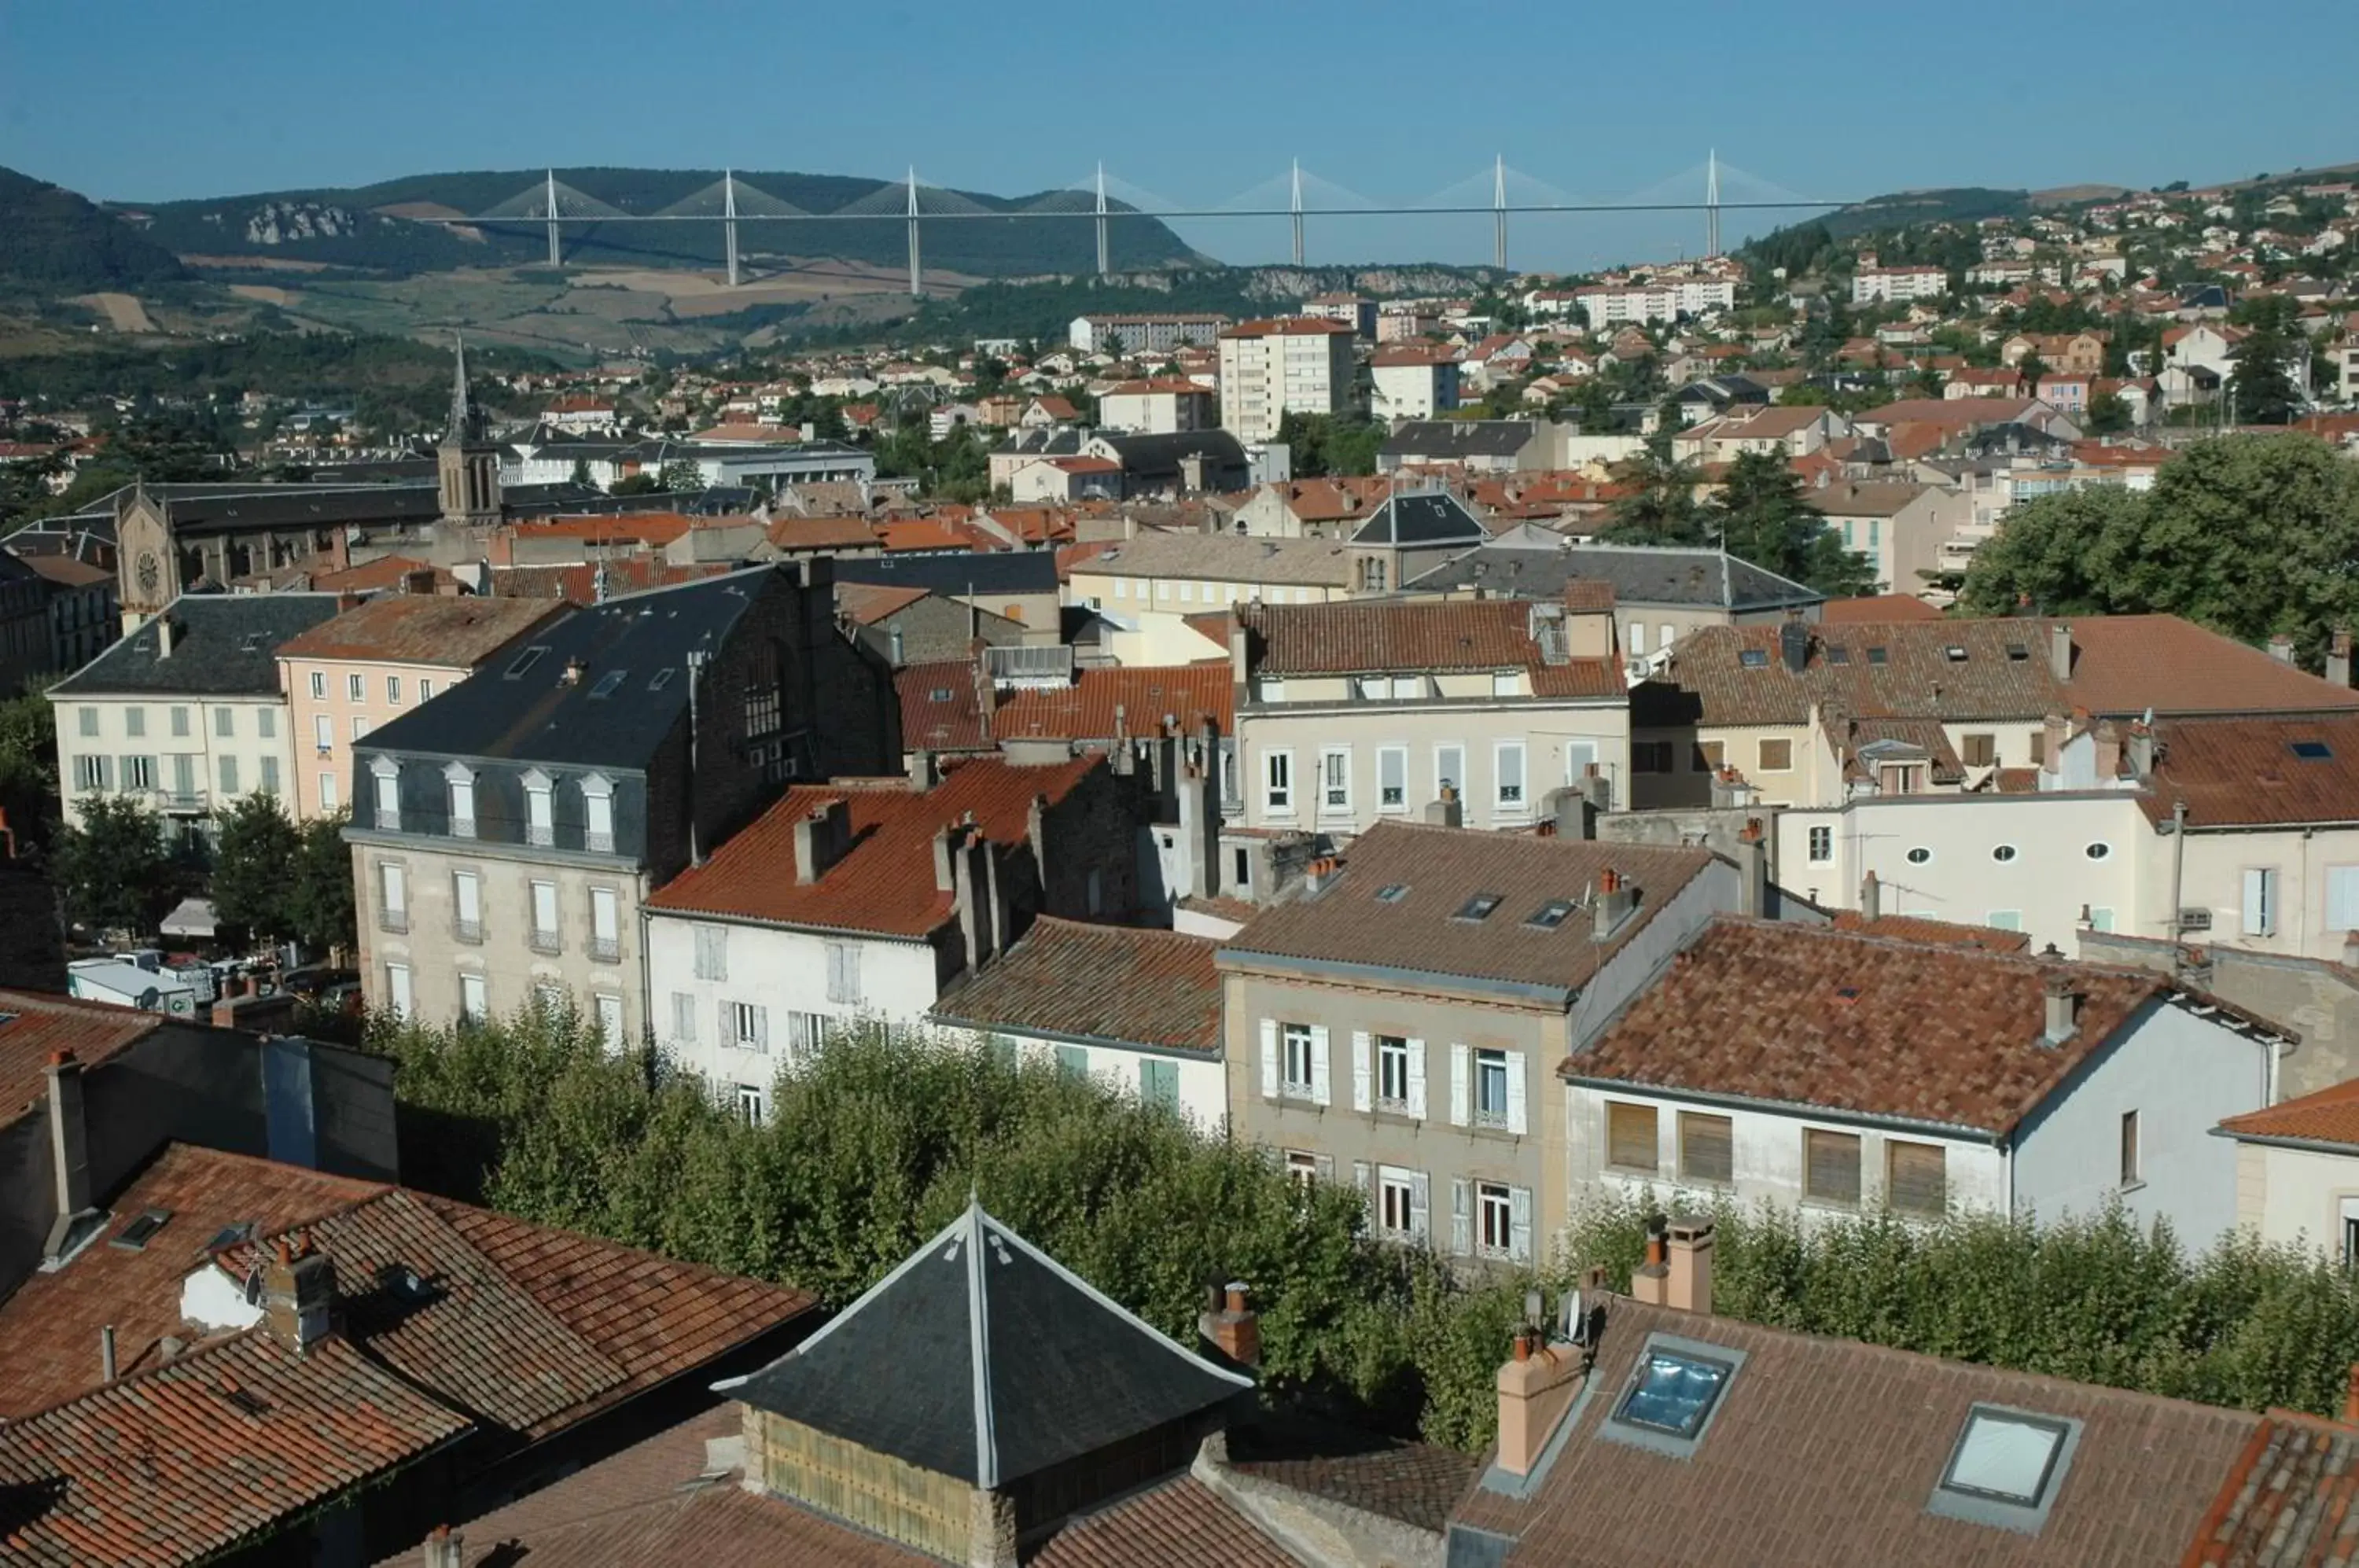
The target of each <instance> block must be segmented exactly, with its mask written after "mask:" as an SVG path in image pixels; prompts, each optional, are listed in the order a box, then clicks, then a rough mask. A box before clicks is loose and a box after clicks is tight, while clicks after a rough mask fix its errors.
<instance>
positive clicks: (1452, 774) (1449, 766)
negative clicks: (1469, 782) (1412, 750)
mask: <svg viewBox="0 0 2359 1568" xmlns="http://www.w3.org/2000/svg"><path fill="white" fill-rule="evenodd" d="M1444 789H1455V790H1457V791H1458V793H1459V794H1460V795H1461V796H1463V795H1464V794H1465V793H1466V748H1465V747H1464V746H1435V747H1434V748H1433V794H1434V798H1435V799H1436V800H1439V799H1440V798H1441V792H1442V791H1443V790H1444Z"/></svg>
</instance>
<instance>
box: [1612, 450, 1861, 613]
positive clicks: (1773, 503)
mask: <svg viewBox="0 0 2359 1568" xmlns="http://www.w3.org/2000/svg"><path fill="white" fill-rule="evenodd" d="M1617 478H1618V479H1619V480H1620V482H1621V483H1623V484H1624V485H1629V486H1630V487H1631V490H1630V494H1628V495H1625V496H1624V497H1622V498H1621V499H1619V500H1617V501H1616V502H1614V508H1613V513H1612V516H1611V517H1609V518H1608V519H1607V521H1606V524H1605V526H1604V527H1603V528H1600V529H1599V530H1598V538H1600V539H1605V540H1607V541H1609V542H1611V543H1614V544H1668V545H1710V544H1722V545H1725V546H1726V547H1727V549H1728V551H1729V553H1730V554H1732V555H1734V556H1736V557H1737V558H1739V559H1740V560H1744V561H1751V562H1752V563H1753V564H1754V565H1756V566H1758V567H1761V568H1763V569H1765V570H1767V571H1770V572H1777V574H1778V575H1779V576H1781V577H1788V578H1791V579H1792V580H1793V581H1795V582H1797V583H1807V584H1809V585H1810V587H1812V588H1815V589H1817V590H1818V591H1819V592H1821V593H1825V594H1828V595H1830V596H1831V597H1834V598H1845V597H1849V596H1851V595H1853V594H1857V593H1870V592H1872V591H1873V590H1874V587H1875V572H1874V570H1873V568H1872V567H1871V566H1870V565H1869V563H1868V560H1867V557H1865V556H1864V555H1862V554H1861V553H1859V552H1858V551H1857V550H1845V549H1844V548H1843V540H1842V539H1841V538H1840V537H1839V536H1838V535H1837V534H1836V533H1835V531H1834V530H1833V528H1831V527H1830V526H1829V525H1828V523H1827V519H1826V517H1825V515H1824V514H1822V513H1821V512H1820V511H1819V509H1818V508H1817V507H1815V506H1811V505H1810V493H1809V491H1808V490H1806V489H1805V488H1804V487H1803V485H1802V479H1801V475H1799V474H1796V473H1795V472H1794V470H1793V469H1792V468H1791V467H1790V466H1788V463H1787V462H1786V459H1785V455H1784V454H1783V453H1782V452H1744V453H1740V454H1739V455H1738V456H1737V458H1736V460H1735V461H1734V462H1733V463H1730V464H1729V465H1728V473H1727V474H1726V475H1725V476H1724V477H1723V480H1722V481H1721V485H1720V490H1719V492H1718V494H1716V495H1713V496H1712V499H1711V500H1709V501H1699V500H1698V499H1697V498H1696V492H1697V490H1698V488H1699V487H1700V486H1701V485H1702V484H1703V483H1704V479H1703V475H1702V473H1701V471H1700V470H1699V469H1697V468H1696V467H1695V466H1694V465H1693V464H1691V463H1681V462H1680V461H1678V460H1676V459H1675V458H1673V457H1672V456H1671V455H1670V452H1669V447H1668V446H1664V445H1658V446H1655V447H1652V448H1650V449H1649V450H1648V451H1647V452H1646V454H1645V455H1643V456H1641V457H1637V458H1634V459H1632V460H1631V461H1630V462H1628V463H1625V464H1623V465H1622V468H1621V470H1620V471H1619V473H1618V474H1617Z"/></svg>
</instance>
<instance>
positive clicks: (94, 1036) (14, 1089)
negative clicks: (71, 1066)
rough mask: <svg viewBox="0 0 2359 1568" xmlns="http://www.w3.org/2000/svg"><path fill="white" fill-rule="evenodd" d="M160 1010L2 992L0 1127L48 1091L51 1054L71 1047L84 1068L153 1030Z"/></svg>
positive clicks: (0, 998) (34, 994) (102, 1059)
mask: <svg viewBox="0 0 2359 1568" xmlns="http://www.w3.org/2000/svg"><path fill="white" fill-rule="evenodd" d="M163 1022H164V1017H163V1015H162V1014H161V1013H149V1012H143V1011H141V1010H140V1009H139V1008H136V1007H114V1006H112V1005H111V1004H108V1003H105V1002H79V1001H74V1000H71V999H70V998H68V997H64V996H49V995H48V994H46V993H43V992H38V991H0V1127H5V1126H6V1125H7V1124H8V1123H10V1122H12V1121H15V1120H16V1118H17V1117H18V1116H22V1115H23V1114H25V1112H26V1111H27V1109H28V1108H29V1107H30V1106H31V1105H32V1104H33V1102H34V1101H36V1100H38V1099H40V1098H42V1097H43V1096H45V1095H46V1094H48V1093H49V1078H48V1074H47V1070H48V1067H49V1056H50V1053H52V1052H53V1051H71V1052H73V1053H74V1056H75V1057H76V1058H77V1059H78V1060H79V1061H80V1062H82V1065H83V1066H84V1067H92V1066H95V1065H97V1064H98V1063H99V1062H103V1061H105V1060H106V1059H107V1058H108V1057H110V1056H113V1055H114V1053H115V1052H116V1051H121V1050H123V1049H124V1048H125V1047H126V1046H128V1045H131V1044H133V1043H135V1042H136V1041H138V1040H145V1039H146V1038H147V1036H149V1035H150V1034H153V1033H154V1032H155V1031H156V1030H157V1029H158V1028H159V1027H160V1026H161V1025H162V1024H163Z"/></svg>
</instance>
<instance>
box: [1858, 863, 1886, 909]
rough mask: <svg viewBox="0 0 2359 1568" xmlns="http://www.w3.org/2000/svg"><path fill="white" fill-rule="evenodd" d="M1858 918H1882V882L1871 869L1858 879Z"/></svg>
mask: <svg viewBox="0 0 2359 1568" xmlns="http://www.w3.org/2000/svg"><path fill="white" fill-rule="evenodd" d="M1859 918H1860V919H1861V920H1881V919H1883V918H1884V884H1883V882H1882V881H1881V880H1879V879H1878V878H1877V877H1876V875H1875V872H1873V871H1871V872H1869V873H1868V874H1867V875H1866V876H1864V877H1861V878H1860V879H1859Z"/></svg>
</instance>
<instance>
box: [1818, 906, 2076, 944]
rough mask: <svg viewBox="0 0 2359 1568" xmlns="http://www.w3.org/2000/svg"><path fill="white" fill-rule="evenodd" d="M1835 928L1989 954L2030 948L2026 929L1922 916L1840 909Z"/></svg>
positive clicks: (1837, 912)
mask: <svg viewBox="0 0 2359 1568" xmlns="http://www.w3.org/2000/svg"><path fill="white" fill-rule="evenodd" d="M1834 917H1835V920H1834V925H1835V930H1837V931H1856V932H1858V933H1859V934H1860V935H1862V936H1883V937H1890V938H1891V939H1892V940H1893V941H1895V942H1925V943H1927V944H1929V945H1930V946H1933V947H1979V948H1981V949H1983V950H1984V952H1986V953H2024V952H2027V951H2029V949H2030V947H2031V937H2030V935H2029V934H2028V933H2027V932H2025V931H2000V930H1999V929H1998V928H1997V927H1995V926H1970V925H1965V924H1962V923H1960V922H1956V921H1951V920H1929V919H1927V918H1926V917H1925V916H1922V915H1878V916H1876V917H1875V919H1874V920H1869V919H1868V918H1867V917H1866V916H1865V915H1863V914H1861V913H1860V912H1859V911H1858V910H1857V909H1837V910H1836V911H1835V912H1834Z"/></svg>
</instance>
